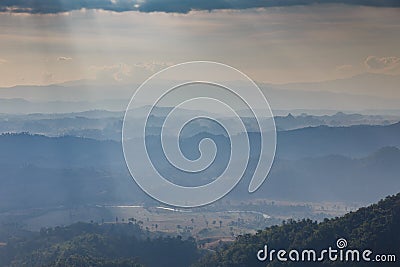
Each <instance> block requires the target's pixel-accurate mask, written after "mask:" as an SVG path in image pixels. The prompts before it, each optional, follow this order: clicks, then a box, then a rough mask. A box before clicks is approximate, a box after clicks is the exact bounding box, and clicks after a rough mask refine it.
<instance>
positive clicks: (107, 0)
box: [0, 0, 400, 14]
mask: <svg viewBox="0 0 400 267" xmlns="http://www.w3.org/2000/svg"><path fill="white" fill-rule="evenodd" d="M335 3H336V4H346V5H363V6H373V7H400V0H348V1H347V0H319V1H318V0H2V1H0V12H13V13H32V14H51V13H60V12H68V11H72V10H80V9H83V8H85V9H101V10H109V11H115V12H124V11H133V10H136V11H140V12H168V13H172V12H173V13H187V12H189V11H191V10H208V11H210V10H217V9H247V8H260V7H265V8H267V7H279V6H295V5H311V4H335Z"/></svg>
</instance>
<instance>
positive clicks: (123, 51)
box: [0, 5, 400, 87]
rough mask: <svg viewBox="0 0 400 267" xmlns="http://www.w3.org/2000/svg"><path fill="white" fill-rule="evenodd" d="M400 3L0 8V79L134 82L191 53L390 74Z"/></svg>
mask: <svg viewBox="0 0 400 267" xmlns="http://www.w3.org/2000/svg"><path fill="white" fill-rule="evenodd" d="M399 33H400V11H399V9H396V8H371V7H358V6H344V5H323V6H304V7H281V8H268V9H253V10H251V9H250V10H241V11H227V10H221V11H213V12H200V11H198V12H190V13H189V14H166V13H139V12H123V13H115V12H108V11H96V10H90V11H74V12H70V13H63V14H52V15H28V14H20V15H16V14H7V13H3V14H0V73H1V79H0V87H10V86H14V85H22V84H29V85H45V84H54V83H61V82H66V81H74V80H82V79H92V80H95V81H96V80H97V81H99V82H105V81H107V80H109V81H116V82H120V83H140V82H142V81H143V80H144V79H146V78H147V77H148V76H149V75H151V74H152V73H154V72H155V71H157V70H159V69H161V68H163V67H165V66H168V65H171V64H174V63H180V62H185V61H191V60H211V61H219V62H222V63H226V64H229V65H232V66H234V67H235V68H238V69H240V70H242V71H244V72H245V73H246V74H248V75H249V76H250V77H251V78H253V79H254V80H256V81H259V82H265V83H292V82H313V81H323V80H334V79H338V78H345V77H350V76H353V75H356V74H361V73H366V72H374V73H386V74H392V75H399V74H400V59H399V58H400V50H399V47H400V34H399Z"/></svg>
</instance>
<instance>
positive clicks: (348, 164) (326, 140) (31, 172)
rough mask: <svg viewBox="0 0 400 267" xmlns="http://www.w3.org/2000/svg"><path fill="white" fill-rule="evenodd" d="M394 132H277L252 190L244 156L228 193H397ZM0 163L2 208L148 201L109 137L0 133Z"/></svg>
mask: <svg viewBox="0 0 400 267" xmlns="http://www.w3.org/2000/svg"><path fill="white" fill-rule="evenodd" d="M253 135H254V134H253ZM399 136H400V123H397V124H393V125H388V126H351V127H327V126H319V127H309V128H304V129H298V130H291V131H281V132H279V133H278V146H277V147H278V150H277V157H276V160H275V163H274V165H273V167H272V170H271V173H270V175H269V177H268V179H267V180H266V182H265V184H264V185H263V186H262V187H261V188H260V190H259V191H257V192H256V193H255V194H252V195H249V194H248V192H247V188H248V184H249V179H250V174H251V170H252V169H254V167H255V164H256V163H257V161H256V160H255V158H254V156H255V155H252V157H251V160H250V164H249V166H248V171H247V172H246V175H245V177H244V179H242V181H241V182H240V183H239V185H238V186H237V187H236V188H235V189H234V191H233V192H232V193H231V194H230V195H229V196H228V198H235V199H241V198H274V199H282V200H289V201H300V202H301V201H316V202H318V201H339V202H345V203H346V202H360V203H371V202H373V201H376V200H377V199H379V198H380V197H382V196H384V195H387V194H392V193H394V192H397V191H400V180H399V177H398V173H400V165H399V164H398V162H400V151H399V147H400V138H399ZM211 137H212V136H211ZM218 138H220V140H219V141H218ZM218 138H217V139H215V140H217V142H225V141H224V139H225V137H223V136H219V137H218ZM233 138H236V137H233ZM198 140H199V136H192V137H188V138H186V139H184V140H183V143H182V145H183V147H182V149H183V150H186V151H191V152H190V153H197V152H196V151H197V150H196V149H194V148H196V147H197V146H198ZM150 149H152V148H151V147H150ZM153 152H154V153H153V154H154V155H156V156H157V155H158V154H159V152H156V151H153ZM223 154H226V153H223ZM158 160H160V158H159V159H158ZM224 162H225V161H224V158H221V159H220V160H217V162H216V163H217V164H216V165H215V166H216V168H214V169H212V168H211V169H209V170H208V171H209V173H207V174H208V175H207V176H205V175H204V173H200V174H199V177H200V176H201V177H202V179H203V181H202V182H209V181H211V180H212V179H213V178H214V177H215V176H216V175H217V174H218V172H220V171H221V170H223V168H224V166H225V163H224ZM233 165H234V166H235V164H233ZM0 168H1V174H0V185H1V186H0V210H3V211H4V210H8V209H16V208H26V207H43V206H57V205H67V206H68V205H78V204H88V203H91V204H104V203H121V202H123V203H142V202H151V203H153V200H151V199H150V198H149V197H147V196H146V195H145V194H144V193H143V192H142V190H140V189H139V188H138V186H137V185H136V184H135V183H134V182H133V180H132V179H131V177H130V175H129V173H128V170H127V168H126V165H125V161H124V158H123V154H122V147H121V144H120V143H119V142H116V141H99V140H94V139H86V138H80V137H72V136H69V137H57V138H50V137H45V136H40V135H28V134H8V135H1V136H0ZM161 168H164V167H163V166H162V165H161ZM161 171H163V172H164V174H166V175H167V176H170V177H172V176H173V177H175V178H174V179H176V181H175V182H177V183H187V184H185V185H191V184H190V183H191V182H190V179H189V180H188V179H186V176H185V175H181V176H179V175H172V174H173V172H172V171H173V170H171V169H168V168H167V169H161ZM238 171H239V170H238ZM202 174H203V176H204V177H203V176H202ZM207 177H208V178H207ZM207 179H209V180H207ZM195 182H198V181H195ZM188 183H189V184H188Z"/></svg>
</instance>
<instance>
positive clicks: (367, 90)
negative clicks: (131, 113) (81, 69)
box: [0, 73, 400, 115]
mask: <svg viewBox="0 0 400 267" xmlns="http://www.w3.org/2000/svg"><path fill="white" fill-rule="evenodd" d="M399 84H400V76H399V75H397V76H395V75H384V74H372V73H368V74H361V75H356V76H354V77H350V78H345V79H338V80H332V81H324V82H313V83H291V84H283V85H280V84H265V83H264V84H263V83H259V86H260V88H261V89H262V91H263V93H264V94H265V96H266V97H267V99H268V101H269V104H270V106H271V108H272V110H276V111H277V112H278V111H279V110H296V109H297V110H300V109H307V110H316V111H318V110H336V111H339V110H346V111H353V112H354V111H361V110H369V109H375V110H386V111H389V110H392V111H391V113H392V114H393V113H394V112H395V113H396V114H397V115H399V109H400V106H399V101H400V94H399V93H398V92H399V91H398V85H399ZM138 86H139V85H138V84H123V83H112V84H102V83H96V82H94V81H85V80H82V81H76V82H69V83H63V84H54V85H46V86H36V85H23V86H22V85H21V86H14V87H9V88H0V113H37V112H43V113H60V112H78V111H84V110H88V109H108V110H113V111H122V110H125V109H126V107H127V105H128V103H129V100H130V98H131V97H132V95H133V93H134V92H135V90H136V88H138ZM247 97H248V96H247ZM253 108H256V107H253ZM376 113H377V112H375V114H376Z"/></svg>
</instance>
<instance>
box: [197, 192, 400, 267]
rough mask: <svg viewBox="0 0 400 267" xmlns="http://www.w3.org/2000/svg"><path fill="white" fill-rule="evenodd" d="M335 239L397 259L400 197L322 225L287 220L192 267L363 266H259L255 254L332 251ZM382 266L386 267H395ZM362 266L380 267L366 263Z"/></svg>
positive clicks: (334, 264) (327, 221)
mask: <svg viewBox="0 0 400 267" xmlns="http://www.w3.org/2000/svg"><path fill="white" fill-rule="evenodd" d="M338 238H345V239H346V240H347V241H348V244H349V248H354V249H359V250H363V249H371V250H372V251H373V252H374V253H377V254H385V253H392V254H396V253H397V254H396V259H400V253H399V251H400V193H399V194H397V195H396V196H390V197H387V198H386V199H385V200H381V201H380V202H379V203H378V204H374V205H372V206H369V207H367V208H361V209H360V210H358V211H357V212H351V213H348V214H346V215H345V216H343V217H341V218H335V219H331V220H328V219H325V221H323V222H321V223H317V222H315V221H311V220H301V221H294V220H289V221H287V222H284V223H283V224H282V225H281V226H273V227H270V228H267V229H265V230H263V231H258V232H257V233H256V234H254V235H250V234H246V235H243V236H239V237H238V238H237V240H236V241H235V242H234V243H233V244H231V245H228V246H226V247H223V248H221V249H220V250H218V251H217V252H216V253H214V254H208V255H206V256H205V257H203V258H202V259H200V261H199V262H198V263H196V264H195V266H197V267H200V266H204V267H212V266H221V267H222V266H226V267H228V266H229V267H234V266H268V267H276V266H302V267H303V266H349V267H353V266H354V267H356V266H357V267H359V266H363V265H362V263H360V262H356V263H349V262H347V263H345V264H344V265H341V264H343V263H340V262H328V261H327V262H322V263H321V262H319V263H297V264H296V263H293V262H286V263H282V262H278V261H272V262H269V263H268V262H260V261H258V259H257V257H256V253H257V251H258V250H260V249H261V248H263V247H264V245H265V244H268V247H271V248H274V249H276V250H279V249H285V250H290V249H297V250H301V249H310V248H312V249H315V250H316V251H320V250H322V249H325V248H327V247H329V246H332V247H335V243H336V240H337V239H338ZM395 264H396V263H394V265H393V263H392V264H390V263H385V266H396V265H395ZM365 266H381V265H379V264H378V265H376V264H374V263H366V264H365Z"/></svg>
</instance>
